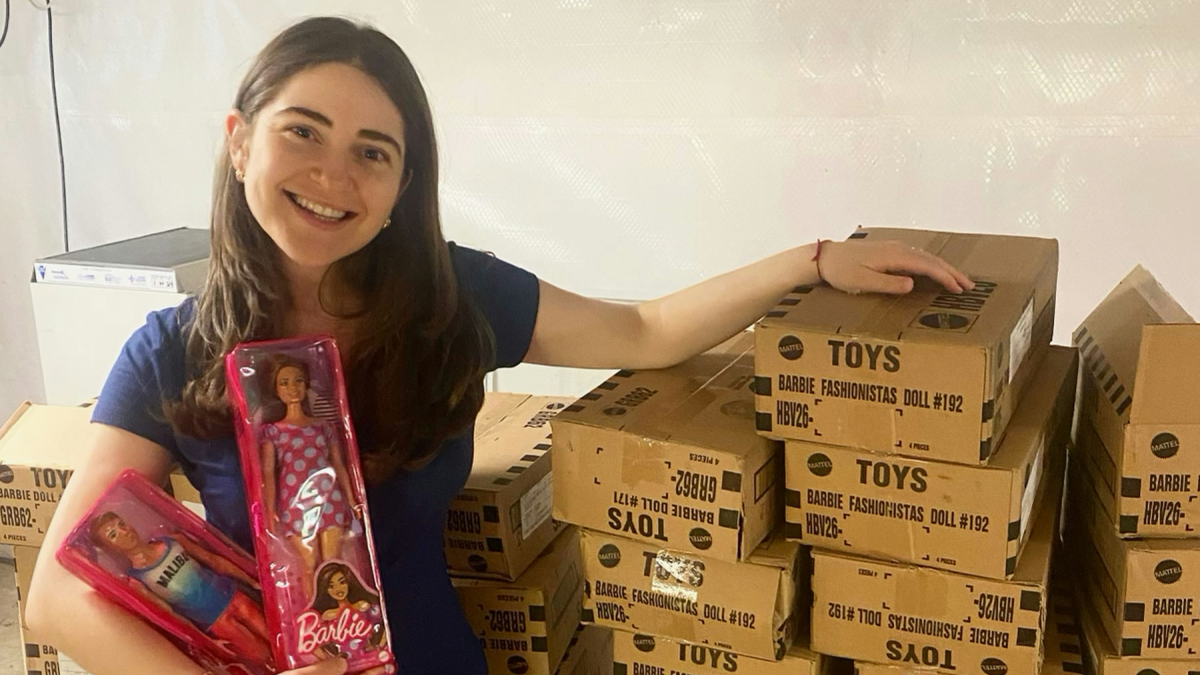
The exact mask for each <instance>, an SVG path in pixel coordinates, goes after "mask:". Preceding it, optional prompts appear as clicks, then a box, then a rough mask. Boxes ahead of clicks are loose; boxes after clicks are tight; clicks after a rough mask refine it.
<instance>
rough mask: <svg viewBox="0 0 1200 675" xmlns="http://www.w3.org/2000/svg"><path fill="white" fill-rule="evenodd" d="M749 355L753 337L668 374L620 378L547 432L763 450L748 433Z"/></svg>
mask: <svg viewBox="0 0 1200 675" xmlns="http://www.w3.org/2000/svg"><path fill="white" fill-rule="evenodd" d="M753 349H754V338H753V334H751V333H742V334H741V335H738V336H736V337H734V338H732V339H731V340H729V341H727V342H725V343H723V344H721V345H719V346H717V347H715V348H713V349H712V350H709V351H707V352H705V353H704V354H701V355H699V356H696V357H694V358H691V359H689V360H687V361H685V362H683V363H681V364H679V365H677V366H674V367H672V368H666V369H662V370H642V371H621V372H619V373H617V374H616V375H615V376H613V377H612V378H611V379H609V380H608V381H607V382H604V383H602V384H601V385H600V386H599V387H597V388H596V389H594V390H592V392H590V393H589V394H587V395H585V396H584V397H583V398H581V399H579V400H578V401H576V402H575V404H574V405H571V406H569V407H568V408H567V409H566V410H564V411H562V412H561V413H559V415H558V417H557V418H556V419H555V424H556V425H557V424H578V425H584V426H590V427H597V428H601V429H611V430H618V431H622V432H624V433H626V434H630V435H632V436H635V437H638V438H643V439H648V440H651V441H672V442H676V443H682V444H687V445H693V446H696V447H701V448H711V449H714V450H721V451H726V452H732V453H736V454H741V455H744V454H748V453H749V452H751V451H754V450H756V449H758V448H759V447H760V446H761V445H762V442H763V441H762V439H761V438H760V437H759V436H758V434H757V432H756V431H755V429H754V393H753V392H752V391H751V386H752V385H753V382H754V354H753ZM731 419H740V420H742V421H743V423H731Z"/></svg>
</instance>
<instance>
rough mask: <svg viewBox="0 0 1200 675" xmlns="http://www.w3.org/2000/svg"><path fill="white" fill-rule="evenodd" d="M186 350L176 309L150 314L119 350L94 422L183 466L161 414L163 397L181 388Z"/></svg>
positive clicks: (98, 403)
mask: <svg viewBox="0 0 1200 675" xmlns="http://www.w3.org/2000/svg"><path fill="white" fill-rule="evenodd" d="M183 374H184V349H183V337H182V330H181V328H180V327H179V325H178V311H177V310H176V309H174V308H173V309H168V310H162V311H158V312H151V313H150V314H149V315H148V316H147V317H146V323H145V325H143V326H142V327H141V328H139V329H138V330H137V331H136V332H134V334H133V335H132V336H130V338H129V340H127V341H126V342H125V346H124V347H123V348H122V349H121V353H120V355H119V356H118V357H117V361H116V363H114V364H113V367H112V370H111V371H109V373H108V379H107V380H106V381H105V383H104V388H103V389H101V391H100V398H99V400H98V401H97V402H96V405H95V407H94V408H93V410H92V421H93V422H99V423H101V424H107V425H109V426H114V427H118V428H120V429H124V430H126V431H128V432H131V433H134V434H137V435H138V436H141V437H142V438H145V439H147V440H150V441H153V442H155V443H157V444H159V445H161V446H163V447H164V448H166V449H167V450H168V451H169V452H170V453H171V455H172V456H173V457H175V459H176V460H177V461H181V463H185V462H182V460H181V457H180V453H179V451H178V447H177V444H176V442H175V433H174V430H173V429H172V428H171V425H170V423H168V422H167V419H166V415H165V414H164V413H163V406H162V402H163V398H164V395H167V396H169V397H170V398H171V399H177V398H178V397H179V394H180V393H181V391H182V388H183Z"/></svg>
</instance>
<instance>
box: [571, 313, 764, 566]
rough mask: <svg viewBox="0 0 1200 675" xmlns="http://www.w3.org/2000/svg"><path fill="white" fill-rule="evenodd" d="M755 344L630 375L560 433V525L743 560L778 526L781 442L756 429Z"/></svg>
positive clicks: (607, 387)
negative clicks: (778, 442) (763, 434)
mask: <svg viewBox="0 0 1200 675" xmlns="http://www.w3.org/2000/svg"><path fill="white" fill-rule="evenodd" d="M752 348H753V337H752V336H751V335H750V334H743V335H741V336H738V337H735V338H733V339H732V340H730V341H728V342H726V343H725V344H723V345H720V346H719V347H717V348H715V349H713V350H711V351H709V352H707V353H705V354H702V355H700V356H697V357H695V358H693V359H690V360H688V361H686V362H684V363H683V364H681V365H678V366H676V367H674V368H669V369H665V370H646V371H639V372H630V371H621V372H619V373H617V374H616V375H615V376H614V377H612V378H611V379H609V380H608V381H607V382H604V383H603V384H601V385H600V386H599V387H597V388H596V389H595V390H593V391H592V392H591V393H589V394H587V395H585V396H584V397H583V398H581V399H580V400H579V401H577V402H576V403H575V404H574V405H572V406H570V407H568V408H567V409H566V410H564V411H563V412H562V413H559V415H558V417H556V418H554V420H553V421H552V422H551V425H552V426H553V427H554V473H555V475H556V480H557V481H558V482H559V483H560V484H562V485H569V486H571V487H570V489H569V490H558V491H556V492H555V494H554V517H555V518H557V519H559V520H565V521H567V522H571V523H575V524H577V525H581V526H583V527H588V528H592V529H595V530H602V531H607V532H613V533H615V534H618V535H621V536H623V537H630V538H633V539H637V540H639V541H641V542H644V543H647V544H651V545H653V546H654V547H656V548H669V549H673V550H676V551H680V552H687V553H690V554H702V555H704V556H705V557H706V558H719V559H721V560H728V561H736V560H740V559H742V557H743V556H744V555H746V554H748V553H749V552H750V551H753V550H754V547H755V546H757V545H758V544H759V543H760V542H761V541H762V540H763V539H764V538H765V537H766V536H767V535H768V534H769V533H770V532H771V531H772V529H773V528H774V526H775V524H776V519H777V518H778V511H779V509H778V503H779V502H778V497H779V493H780V492H781V491H782V486H781V485H778V484H779V483H781V482H782V473H783V459H782V454H783V453H782V451H781V448H780V447H779V444H777V443H773V442H771V441H769V440H767V439H765V438H763V437H761V436H759V435H758V434H757V433H755V431H754V395H753V393H752V392H751V391H750V385H751V384H752V382H753V380H754V363H753V355H752V354H751V350H752Z"/></svg>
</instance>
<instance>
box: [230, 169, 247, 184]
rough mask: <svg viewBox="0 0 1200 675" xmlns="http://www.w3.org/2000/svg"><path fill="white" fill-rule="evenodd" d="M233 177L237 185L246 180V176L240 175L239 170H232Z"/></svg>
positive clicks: (240, 171)
mask: <svg viewBox="0 0 1200 675" xmlns="http://www.w3.org/2000/svg"><path fill="white" fill-rule="evenodd" d="M233 177H234V178H236V179H237V182H239V183H241V182H243V181H245V180H246V174H244V173H242V170H241V169H234V170H233Z"/></svg>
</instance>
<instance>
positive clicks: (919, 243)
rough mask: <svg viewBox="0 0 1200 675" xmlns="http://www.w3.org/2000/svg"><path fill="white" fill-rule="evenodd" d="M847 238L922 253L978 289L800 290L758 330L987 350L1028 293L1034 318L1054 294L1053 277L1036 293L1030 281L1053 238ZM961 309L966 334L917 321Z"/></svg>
mask: <svg viewBox="0 0 1200 675" xmlns="http://www.w3.org/2000/svg"><path fill="white" fill-rule="evenodd" d="M851 239H870V240H871V241H877V240H886V241H898V242H900V243H901V244H904V245H907V246H911V247H913V248H917V249H921V250H924V251H928V252H930V253H933V254H935V255H938V256H940V257H942V258H943V259H944V260H946V261H947V262H949V263H950V264H952V265H954V266H956V267H957V268H958V269H960V270H962V271H963V272H964V273H966V274H967V275H968V276H970V277H971V279H973V280H975V281H976V282H977V283H978V286H977V288H976V289H975V290H973V291H971V292H968V293H964V294H962V295H955V294H952V293H947V292H945V290H944V289H943V288H942V287H941V286H940V285H939V284H937V283H935V282H933V281H932V280H930V279H926V278H919V279H917V283H916V286H915V287H914V289H913V291H912V292H911V293H909V294H907V295H902V296H890V295H882V294H875V293H870V294H862V295H852V296H847V295H846V294H844V293H841V292H840V291H836V290H834V289H833V288H832V287H829V286H817V287H800V288H797V289H795V290H794V291H793V293H791V294H789V295H788V297H787V298H785V299H784V300H783V302H782V303H781V304H780V305H779V306H777V307H776V308H775V309H774V310H773V311H772V312H770V313H768V314H767V316H766V318H764V319H763V322H762V324H763V325H764V326H768V327H778V328H781V329H792V330H795V329H807V330H817V331H823V332H828V333H842V334H846V335H852V336H855V337H873V338H876V339H880V340H890V341H899V340H902V339H905V337H917V338H919V339H920V340H921V341H923V342H929V343H935V344H947V345H955V344H958V345H968V346H975V345H979V344H984V345H989V346H990V345H991V344H992V343H995V342H998V341H1000V340H1001V339H1002V338H1003V337H1005V334H1006V333H1007V331H1011V329H1012V327H1011V326H1010V325H1007V320H1008V319H1009V318H1010V317H1012V316H1013V315H1016V314H1019V313H1020V312H1021V311H1022V309H1023V308H1024V306H1025V304H1026V303H1027V302H1028V301H1029V299H1030V296H1031V295H1033V296H1035V298H1034V299H1035V307H1034V308H1033V313H1032V315H1033V316H1035V317H1036V316H1038V315H1039V314H1040V312H1041V309H1042V308H1043V307H1045V306H1046V304H1047V303H1048V302H1049V300H1050V297H1051V296H1052V295H1053V294H1054V281H1055V277H1054V276H1053V275H1052V276H1050V277H1049V278H1046V279H1044V280H1042V281H1043V282H1044V284H1043V285H1044V287H1043V288H1039V289H1037V293H1036V294H1035V288H1034V284H1033V283H1031V282H1030V279H1041V277H1042V276H1043V275H1041V274H1040V271H1041V270H1043V269H1045V268H1047V266H1054V267H1055V269H1056V268H1057V261H1058V242H1057V241H1056V240H1053V239H1037V238H1033V237H1012V236H999V235H981V234H962V233H950V232H930V231H925V230H913V229H894V228H863V229H859V230H858V231H857V232H855V234H853V235H851ZM1043 296H1044V297H1043ZM985 300H986V303H984V302H983V301H985ZM980 306H982V308H983V311H979V310H980ZM963 308H969V309H968V310H967V311H968V312H970V317H976V313H977V318H970V319H966V320H971V321H973V325H971V326H970V330H969V331H967V330H943V329H942V328H945V326H940V325H932V326H931V325H928V324H922V323H921V322H922V321H933V322H936V321H938V320H939V317H940V316H948V315H949V314H956V318H955V319H954V320H964V319H963V317H961V316H958V315H957V313H956V310H961V309H963ZM800 310H802V311H800ZM947 320H949V319H947ZM926 328H939V330H926Z"/></svg>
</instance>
